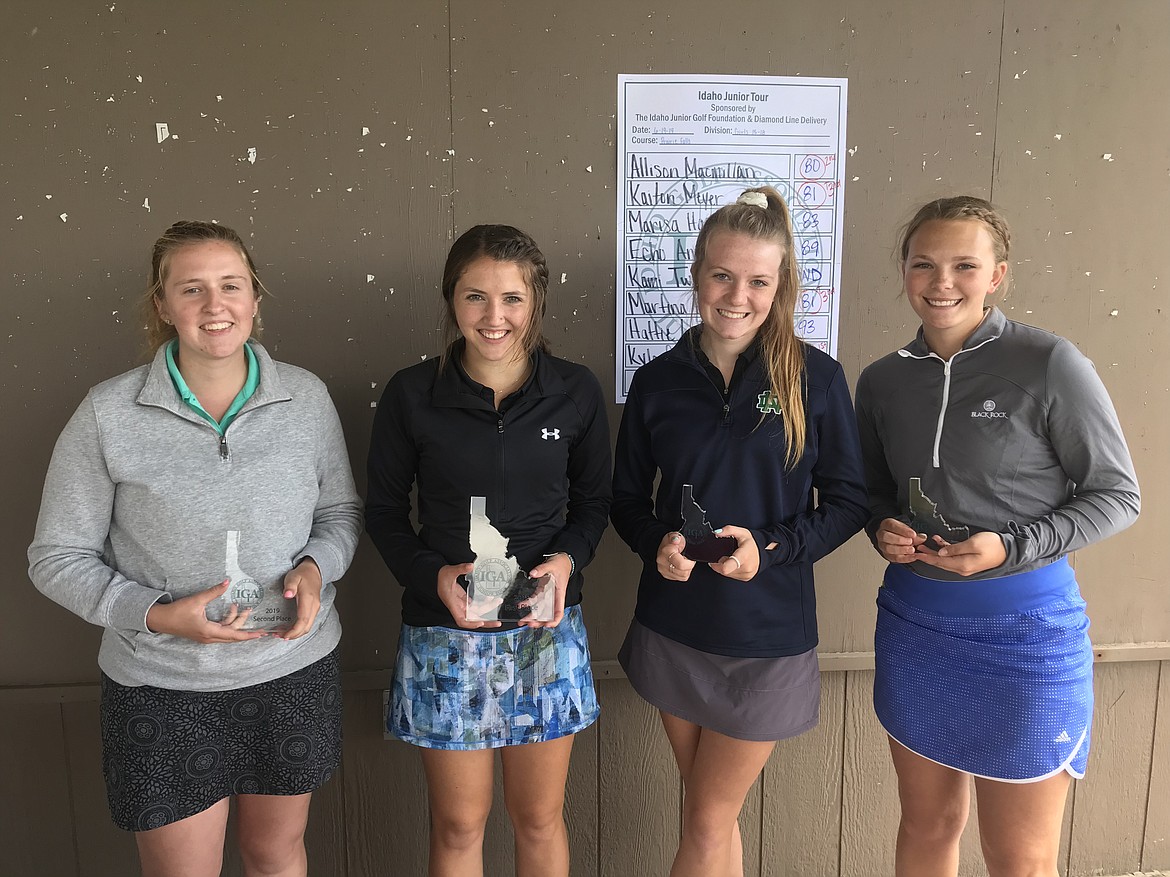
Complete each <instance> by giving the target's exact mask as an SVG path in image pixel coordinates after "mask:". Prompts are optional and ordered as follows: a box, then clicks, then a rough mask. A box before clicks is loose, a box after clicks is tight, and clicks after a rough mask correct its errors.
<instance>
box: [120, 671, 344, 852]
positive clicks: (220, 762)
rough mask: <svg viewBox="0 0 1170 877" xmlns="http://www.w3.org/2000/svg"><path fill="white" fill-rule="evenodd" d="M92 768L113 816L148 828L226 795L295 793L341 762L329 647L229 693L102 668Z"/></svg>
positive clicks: (336, 683)
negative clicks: (120, 676)
mask: <svg viewBox="0 0 1170 877" xmlns="http://www.w3.org/2000/svg"><path fill="white" fill-rule="evenodd" d="M101 724H102V772H103V773H104V774H105V778H106V794H107V796H108V798H109V803H110V815H111V816H112V817H113V820H114V824H115V825H117V826H118V827H119V828H123V829H125V830H127V831H149V830H150V829H152V828H161V827H162V826H164V825H169V824H171V823H172V822H178V821H179V820H180V819H186V818H187V817H188V816H194V815H195V814H196V813H200V812H202V811H204V810H206V809H207V808H208V807H210V806H212V805H213V804H215V803H216V802H217V801H221V800H223V799H224V798H228V797H231V796H232V795H301V794H304V793H306V792H311V791H313V790H314V789H316V788H318V787H319V786H321V785H323V784H324V783H325V781H326V780H327V779H329V777H330V776H331V775H332V773H333V771H335V770H336V769H337V766H338V764H339V763H340V761H341V684H340V668H339V665H338V658H337V651H336V650H334V651H333V652H332V653H331V654H329V655H326V656H325V657H324V658H322V659H321V660H319V661H317V662H315V663H313V664H310V665H309V666H308V667H304V668H303V669H300V670H297V671H296V672H294V673H290V674H289V675H287V676H282V677H281V678H279V679H273V680H272V681H270V682H263V683H261V684H259V685H250V686H248V687H247V688H237V689H234V690H232V691H171V690H169V689H165V688H153V687H151V686H149V685H141V686H134V687H128V686H125V685H119V684H118V683H117V682H114V681H113V680H112V679H110V678H109V677H108V676H106V675H105V674H104V673H103V674H102V702H101Z"/></svg>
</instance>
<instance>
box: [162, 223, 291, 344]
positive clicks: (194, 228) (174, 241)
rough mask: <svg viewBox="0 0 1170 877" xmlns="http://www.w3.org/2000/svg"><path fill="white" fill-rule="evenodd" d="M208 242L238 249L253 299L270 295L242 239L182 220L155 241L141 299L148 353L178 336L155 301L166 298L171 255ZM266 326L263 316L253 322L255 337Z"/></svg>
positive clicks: (215, 227) (227, 231) (226, 230)
mask: <svg viewBox="0 0 1170 877" xmlns="http://www.w3.org/2000/svg"><path fill="white" fill-rule="evenodd" d="M205 241H222V242H223V243H225V244H230V245H231V246H233V247H235V248H236V249H237V250H239V253H240V257H241V258H242V259H243V260H244V264H245V265H247V266H248V275H249V276H250V277H251V278H252V296H253V297H254V298H255V299H256V301H259V300H260V299H261V298H262V297H263V296H265V295H268V294H269V293H268V290H267V289H266V288H265V287H264V284H263V283H261V282H260V276H259V275H258V274H257V273H256V263H255V262H253V261H252V254H251V253H249V252H248V248H247V247H246V246H245V245H244V241H243V239H242V238H241V237H240V236H239V234H237V233H236V232H235V230H233V229H230V228H228V227H227V226H226V225H219V224H217V223H214V222H201V221H199V220H191V219H181V220H179V221H178V222H176V223H175V224H174V225H172V226H171V227H170V228H168V229H167V230H166V231H165V232H163V235H162V237H160V238H159V239H158V240H157V241H155V242H154V249H153V251H152V252H151V260H150V286H148V287H147V289H146V292H145V294H144V295H143V297H142V302H141V307H142V316H143V319H144V320H145V321H146V343H147V348H148V350H149V352H151V353H153V352H154V351H155V350H158V349H159V348H160V347H161V346H162V345H164V344H166V343H167V342H168V341H170V340H171V339H172V338H176V337H178V333H177V332H176V331H175V327H174V326H172V325H171V324H170V323H167V322H165V321H164V320H163V318H162V315H161V314H160V313H159V312H158V307H157V306H156V304H155V302H157V301H161V300H162V298H163V295H164V290H163V286H164V284H165V283H166V282H167V273H168V271H169V270H170V263H171V256H173V255H174V254H175V252H176V251H178V250H181V249H182V248H183V247H186V246H189V245H190V244H201V243H204V242H205ZM263 331H264V327H263V326H261V325H260V315H259V313H257V314H256V317H255V319H253V320H252V336H251V337H252V338H259V337H260V334H261V332H263Z"/></svg>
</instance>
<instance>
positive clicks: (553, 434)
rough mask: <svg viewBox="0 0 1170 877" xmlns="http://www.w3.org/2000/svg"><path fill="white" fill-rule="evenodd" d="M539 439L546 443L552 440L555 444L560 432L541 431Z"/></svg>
mask: <svg viewBox="0 0 1170 877" xmlns="http://www.w3.org/2000/svg"><path fill="white" fill-rule="evenodd" d="M540 437H541V438H542V439H544V440H545V441H546V442H547V441H548V440H549V439H552V440H553V441H554V442H555V441H557V440H558V439H559V438H560V437H561V431H560V430H559V429H542V430H541V431H540Z"/></svg>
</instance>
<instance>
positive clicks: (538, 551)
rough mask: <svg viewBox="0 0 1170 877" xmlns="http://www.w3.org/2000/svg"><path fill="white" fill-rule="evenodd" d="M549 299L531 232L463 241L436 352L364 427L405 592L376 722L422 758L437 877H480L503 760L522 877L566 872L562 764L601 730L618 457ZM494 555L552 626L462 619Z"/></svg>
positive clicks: (595, 394) (373, 493)
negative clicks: (590, 611) (596, 605)
mask: <svg viewBox="0 0 1170 877" xmlns="http://www.w3.org/2000/svg"><path fill="white" fill-rule="evenodd" d="M547 293H548V268H547V267H546V265H545V261H544V256H543V255H542V254H541V252H540V250H539V249H538V248H537V246H536V243H535V241H533V240H532V238H531V237H529V236H528V235H527V234H525V233H524V232H522V231H519V230H518V229H515V228H512V227H510V226H506V225H480V226H476V227H474V228H472V229H470V230H469V231H468V232H466V233H465V234H463V235H462V236H461V237H460V238H459V239H458V240H457V241H456V242H455V244H454V246H452V248H451V252H450V254H449V255H448V257H447V265H446V268H445V270H444V272H443V300H444V303H445V305H446V307H445V310H444V324H445V325H444V328H445V330H446V335H447V340H448V342H449V343H448V345H447V347H446V350H445V352H444V354H443V356H442V357H441V358H440V359H438V360H430V361H427V362H424V363H422V364H420V365H416V366H413V367H411V368H406V369H403V370H402V371H400V372H398V373H397V374H396V375H395V376H394V378H393V379H392V380H391V381H390V383H389V385H388V386H387V387H386V391H385V393H384V394H383V396H382V401H381V402H380V403H379V405H378V410H377V414H376V415H375V419H374V429H373V436H372V439H371V443H370V458H369V498H368V500H367V506H366V529H367V531H368V532H369V534H370V536H371V537H372V538H373V540H374V544H375V545H376V546H377V547H378V550H379V551H380V552H381V554H382V557H383V558H384V559H385V561H386V563H387V565H388V566H389V567H390V570H391V572H393V573H394V576H395V578H396V579H397V580H398V582H399V584H401V585H402V586H403V588H404V589H405V590H404V592H403V599H402V616H403V626H402V633H401V638H400V642H399V650H398V661H397V666H396V670H395V675H394V683H393V688H392V692H391V699H390V703H389V708H388V711H387V716H386V722H387V729H388V730H389V732H390V733H391V734H392V735H393V736H395V737H398V738H399V739H402V740H405V741H407V742H409V743H413V744H414V745H416V746H419V747H420V752H421V754H422V759H423V767H424V768H425V770H426V775H427V786H428V791H429V798H430V806H431V841H430V855H431V871H432V872H433V873H442V874H456V873H458V874H463V873H467V874H480V873H482V868H483V865H482V844H483V833H484V826H485V824H486V822H487V818H488V813H489V811H490V810H491V805H492V773H493V764H494V753H493V750H494V749H496V748H500V749H501V756H502V759H503V763H504V797H505V800H506V801H507V805H508V814H509V816H510V817H511V819H512V823H513V829H514V833H515V838H516V872H517V874H519V875H542V877H543V875H558V874H561V875H567V874H568V870H569V853H568V836H567V832H566V830H565V824H564V820H563V817H562V815H561V813H562V809H563V806H564V792H565V778H566V775H567V772H568V766H569V754H570V751H571V748H572V741H573V735H574V734H575V733H576V732H577V731H580V730H581V729H583V728H585V727H587V726H588V725H589V724H591V723H592V722H593V721H594V720H595V719H596V718H597V714H598V706H597V698H596V695H595V694H594V688H593V677H592V674H591V670H590V663H589V647H588V643H587V641H586V636H585V627H584V623H583V620H582V617H581V609H580V606H579V605H578V604H579V603H580V600H581V581H582V579H581V570H582V569H583V568H584V567H585V566H586V565H587V564H588V563H589V561H590V560H592V558H593V554H594V551H595V549H596V547H597V542H598V540H599V539H600V538H601V534H602V531H604V529H605V524H606V517H607V514H608V511H609V498H610V490H609V467H610V454H609V432H608V425H607V420H606V413H605V407H604V404H603V401H602V395H601V387H600V386H599V385H598V383H597V379H596V378H595V377H594V376H593V374H592V373H591V372H590V371H589V370H588V369H587V368H585V367H584V366H580V365H576V364H574V363H570V362H566V361H565V360H562V359H557V358H556V357H554V356H552V355H550V354H549V352H548V347H547V344H546V342H545V340H544V338H543V337H542V336H541V318H542V316H543V314H544V305H545V297H546V295H547ZM412 485H417V489H418V529H417V530H416V529H415V527H414V525H413V524H412V523H411V518H410V512H411V502H410V493H411V488H412ZM473 509H474V510H475V514H474V520H473V515H472V510H473ZM487 557H492V558H496V559H497V560H500V561H504V563H503V564H502V565H503V566H510V567H512V568H513V569H512V572H511V573H509V575H508V579H509V580H512V576H513V575H515V574H516V573H517V572H519V574H520V575H519V578H518V579H517V580H518V581H523V579H524V575H523V573H527V574H528V575H529V576H531V577H532V578H533V579H542V578H544V577H545V576H548V579H547V580H546V581H545V582H544V584H543V585H542V586H541V587H540V589H538V591H537V593H536V594H535V595H534V596H533V595H529V596H526V597H525V598H524V599H523V600H521V601H520V604H521V605H522V606H523V607H528V606H531V605H534V603H539V602H541V601H542V598H546V599H545V600H544V602H547V604H548V605H549V606H550V607H551V610H552V611H551V612H550V613H548V614H547V615H545V614H541V613H538V612H536V611H532V612H528V613H527V614H525V612H524V609H521V611H520V612H518V613H514V615H522V616H523V617H520V618H519V619H518V620H516V621H513V622H503V621H500V620H484V615H483V614H482V613H479V612H477V611H475V607H472V610H471V611H469V607H468V595H467V592H466V591H465V590H464V583H465V582H466V577H467V576H468V575H469V574H472V573H473V571H474V572H475V576H478V575H479V573H480V571H481V569H483V566H482V563H483V561H484V559H485V558H487ZM477 559H478V560H479V561H480V564H473V563H472V561H474V560H477ZM493 562H494V561H493ZM475 576H473V578H475ZM481 581H482V580H481V579H478V578H477V579H476V582H477V583H479V582H481ZM507 606H508V603H507V599H506V598H505V606H504V607H503V608H507ZM512 608H515V607H514V606H513V607H512ZM501 617H503V615H501Z"/></svg>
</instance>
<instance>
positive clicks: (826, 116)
mask: <svg viewBox="0 0 1170 877" xmlns="http://www.w3.org/2000/svg"><path fill="white" fill-rule="evenodd" d="M846 86H847V80H845V79H813V78H805V77H799V76H690V75H669V76H658V75H624V74H623V75H619V76H618V130H619V132H620V133H619V140H618V179H617V191H618V199H617V232H618V233H617V241H618V250H617V278H618V282H617V369H616V371H617V374H616V397H617V401H618V402H624V401H625V399H626V394H627V392H628V391H629V387H630V380H631V379H632V378H633V376H634V372H635V371H637V369H638V367H639V366H641V365H643V364H645V363H647V362H649V361H650V360H651V359H653V358H654V357H656V356H658V355H659V354H660V353H663V352H665V351H666V350H669V349H670V348H671V347H672V346H673V345H674V343H675V342H676V341H677V340H678V339H679V337H680V336H681V335H682V333H683V332H684V331H685V330H686V329H687V328H688V327H690V326H692V325H694V324H695V323H696V322H698V314H697V313H696V312H695V308H694V301H693V297H692V292H691V271H690V269H691V261H692V259H693V256H694V247H695V238H696V236H697V235H698V233H699V229H700V228H701V227H702V225H703V221H704V220H705V219H706V218H707V217H708V216H710V215H711V214H712V213H714V212H715V211H716V210H718V209H719V208H720V207H722V206H723V205H724V204H730V203H733V202H734V201H735V199H736V198H737V197H739V194H740V193H741V192H742V191H743V190H744V189H750V188H755V187H758V186H763V185H772V186H775V187H776V189H778V190H779V192H780V194H781V195H783V196H784V198H785V200H786V201H787V202H788V206H789V208H790V209H791V211H792V218H793V224H794V226H795V229H794V231H795V234H796V249H797V253H796V256H797V261H798V263H799V265H800V275H801V292H800V295H799V296H798V299H797V306H796V332H797V334H798V335H799V336H800V337H801V338H802V339H803V340H805V341H806V342H808V343H809V344H812V345H814V346H816V347H819V348H820V349H821V350H825V351H828V353H829V354H830V355H833V356H836V352H837V311H838V295H839V292H840V288H841V286H840V276H841V237H842V234H841V232H842V227H843V221H844V196H845V188H844V187H845V183H844V180H845V110H846V97H847V87H846Z"/></svg>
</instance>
